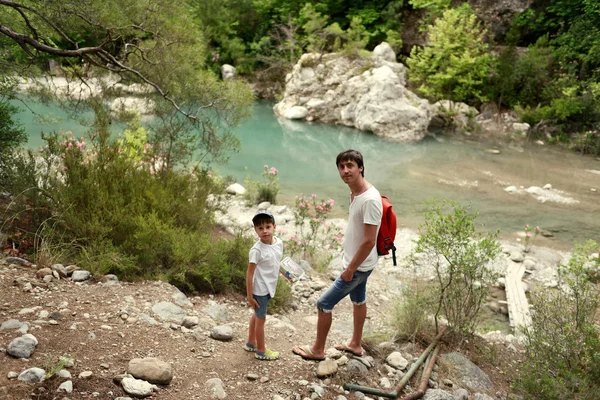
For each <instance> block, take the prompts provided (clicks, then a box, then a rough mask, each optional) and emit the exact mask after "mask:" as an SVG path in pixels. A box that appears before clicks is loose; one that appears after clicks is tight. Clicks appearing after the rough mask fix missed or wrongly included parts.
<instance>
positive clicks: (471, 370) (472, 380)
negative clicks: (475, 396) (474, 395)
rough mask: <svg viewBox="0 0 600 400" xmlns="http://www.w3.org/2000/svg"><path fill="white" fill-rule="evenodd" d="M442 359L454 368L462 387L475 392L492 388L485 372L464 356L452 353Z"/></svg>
mask: <svg viewBox="0 0 600 400" xmlns="http://www.w3.org/2000/svg"><path fill="white" fill-rule="evenodd" d="M442 358H443V359H444V360H445V361H446V362H447V363H449V364H450V365H451V366H452V367H454V369H455V370H456V372H457V373H458V374H459V379H460V382H461V384H462V385H464V386H467V387H468V388H470V389H472V390H477V391H486V390H490V389H491V388H492V381H491V380H490V378H489V377H488V376H487V375H486V374H485V372H483V371H482V370H481V369H480V368H479V367H478V366H477V365H475V364H473V363H472V362H471V361H470V360H469V359H468V358H466V357H465V356H464V355H462V354H460V353H456V352H452V353H449V354H445V355H443V356H442Z"/></svg>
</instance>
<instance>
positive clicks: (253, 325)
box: [246, 314, 256, 346]
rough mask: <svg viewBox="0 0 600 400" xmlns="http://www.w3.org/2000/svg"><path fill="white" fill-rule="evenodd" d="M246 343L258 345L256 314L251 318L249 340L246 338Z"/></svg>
mask: <svg viewBox="0 0 600 400" xmlns="http://www.w3.org/2000/svg"><path fill="white" fill-rule="evenodd" d="M246 343H249V344H251V345H253V346H256V314H252V318H250V326H249V327H248V340H246Z"/></svg>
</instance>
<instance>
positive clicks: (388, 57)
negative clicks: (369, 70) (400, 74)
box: [373, 42, 396, 63]
mask: <svg viewBox="0 0 600 400" xmlns="http://www.w3.org/2000/svg"><path fill="white" fill-rule="evenodd" d="M373 58H375V59H379V60H383V61H388V62H391V63H395V62H396V53H395V52H394V49H392V46H390V45H389V44H388V43H387V42H381V43H380V44H378V45H377V46H375V48H374V49H373Z"/></svg>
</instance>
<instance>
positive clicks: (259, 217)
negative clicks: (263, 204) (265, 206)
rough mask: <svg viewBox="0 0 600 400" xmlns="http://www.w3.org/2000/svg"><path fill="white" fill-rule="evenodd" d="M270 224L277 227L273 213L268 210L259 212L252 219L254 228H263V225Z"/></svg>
mask: <svg viewBox="0 0 600 400" xmlns="http://www.w3.org/2000/svg"><path fill="white" fill-rule="evenodd" d="M269 222H270V223H272V224H273V225H275V217H274V216H273V214H272V213H271V211H268V210H258V211H257V212H256V214H254V217H253V218H252V223H253V224H254V226H261V225H262V224H265V223H269Z"/></svg>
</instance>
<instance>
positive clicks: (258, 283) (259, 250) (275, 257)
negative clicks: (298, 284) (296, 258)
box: [249, 237, 283, 298]
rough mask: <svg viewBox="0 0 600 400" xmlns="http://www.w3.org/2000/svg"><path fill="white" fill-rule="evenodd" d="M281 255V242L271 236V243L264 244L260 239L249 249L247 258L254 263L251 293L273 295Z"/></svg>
mask: <svg viewBox="0 0 600 400" xmlns="http://www.w3.org/2000/svg"><path fill="white" fill-rule="evenodd" d="M282 256H283V242H282V241H281V239H279V238H277V237H273V244H264V243H263V242H261V241H260V240H258V241H257V242H256V243H254V246H252V248H251V249H250V255H249V259H250V262H251V263H254V264H256V269H255V270H254V278H253V279H252V294H255V295H257V296H266V295H267V294H268V295H271V298H272V297H274V296H275V289H276V288H277V278H278V277H279V263H280V262H281V257H282Z"/></svg>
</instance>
